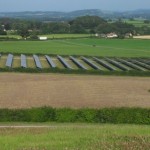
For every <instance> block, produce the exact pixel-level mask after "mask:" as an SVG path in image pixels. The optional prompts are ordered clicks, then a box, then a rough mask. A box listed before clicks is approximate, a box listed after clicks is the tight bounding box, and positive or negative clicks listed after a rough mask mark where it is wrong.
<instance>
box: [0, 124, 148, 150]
mask: <svg viewBox="0 0 150 150" xmlns="http://www.w3.org/2000/svg"><path fill="white" fill-rule="evenodd" d="M26 125H29V126H31V127H30V128H29V127H26V128H25V127H20V128H1V127H0V145H1V150H12V149H13V150H41V149H42V150H49V149H53V150H77V149H78V150H79V149H82V150H108V149H122V150H127V149H128V150H137V149H138V150H143V149H144V150H149V146H150V136H149V135H150V126H141V125H109V124H100V125H96V124H36V125H35V126H37V127H32V125H33V126H34V124H26ZM38 125H39V126H43V125H46V126H47V127H45V128H44V127H38Z"/></svg>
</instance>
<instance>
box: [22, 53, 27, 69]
mask: <svg viewBox="0 0 150 150" xmlns="http://www.w3.org/2000/svg"><path fill="white" fill-rule="evenodd" d="M21 67H23V68H27V61H26V56H25V55H23V54H21Z"/></svg>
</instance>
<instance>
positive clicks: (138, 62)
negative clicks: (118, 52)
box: [129, 59, 150, 70]
mask: <svg viewBox="0 0 150 150" xmlns="http://www.w3.org/2000/svg"><path fill="white" fill-rule="evenodd" d="M129 61H131V62H132V63H134V64H136V65H139V66H141V67H143V68H146V69H148V70H150V65H148V64H146V63H143V62H140V61H138V60H135V59H130V60H129Z"/></svg>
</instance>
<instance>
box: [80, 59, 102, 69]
mask: <svg viewBox="0 0 150 150" xmlns="http://www.w3.org/2000/svg"><path fill="white" fill-rule="evenodd" d="M82 59H83V60H84V61H85V62H86V63H87V64H88V65H90V66H91V67H92V68H94V69H97V70H102V69H101V68H100V67H99V66H97V65H96V64H94V63H93V62H92V61H90V60H89V59H87V58H85V57H82Z"/></svg>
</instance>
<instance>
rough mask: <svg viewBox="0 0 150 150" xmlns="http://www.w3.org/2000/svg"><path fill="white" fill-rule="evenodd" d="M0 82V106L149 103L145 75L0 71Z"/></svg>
mask: <svg viewBox="0 0 150 150" xmlns="http://www.w3.org/2000/svg"><path fill="white" fill-rule="evenodd" d="M0 83H1V86H0V108H31V107H41V106H51V107H54V108H63V107H69V108H86V107H90V108H105V107H143V108H149V106H150V101H149V100H150V78H149V77H143V78H141V77H111V76H109V77H107V76H87V75H82V76H81V75H62V74H21V73H19V74H18V73H1V74H0ZM18 91H19V92H18Z"/></svg>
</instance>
